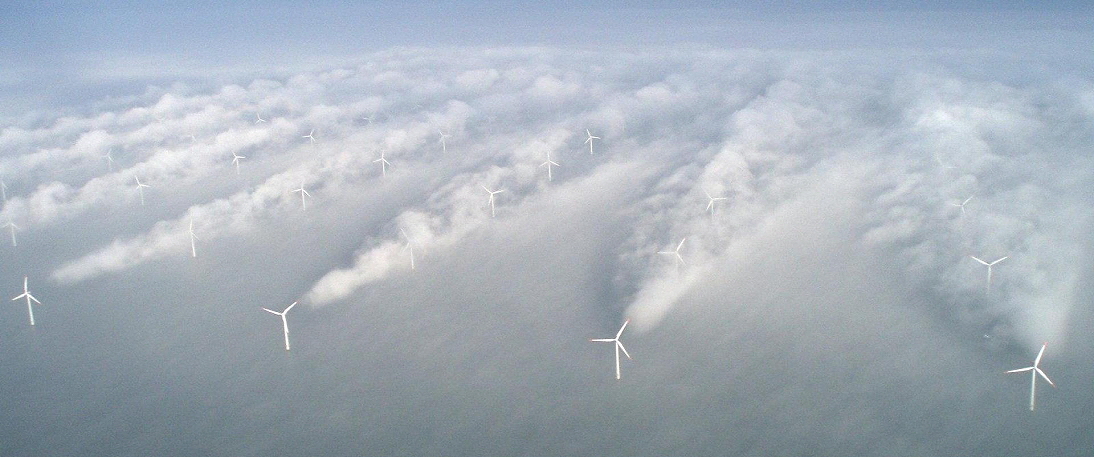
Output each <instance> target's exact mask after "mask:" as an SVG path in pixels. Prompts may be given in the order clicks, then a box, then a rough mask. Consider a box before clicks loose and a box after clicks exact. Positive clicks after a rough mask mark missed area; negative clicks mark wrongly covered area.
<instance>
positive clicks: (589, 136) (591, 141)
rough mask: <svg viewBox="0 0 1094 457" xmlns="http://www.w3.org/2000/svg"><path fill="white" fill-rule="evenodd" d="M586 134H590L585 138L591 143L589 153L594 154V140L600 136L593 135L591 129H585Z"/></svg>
mask: <svg viewBox="0 0 1094 457" xmlns="http://www.w3.org/2000/svg"><path fill="white" fill-rule="evenodd" d="M585 135H588V138H586V139H585V142H586V143H589V154H592V153H593V140H599V139H600V137H598V136H593V134H592V133H590V132H589V129H585Z"/></svg>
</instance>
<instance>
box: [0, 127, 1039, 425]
mask: <svg viewBox="0 0 1094 457" xmlns="http://www.w3.org/2000/svg"><path fill="white" fill-rule="evenodd" d="M374 117H375V116H368V117H364V118H362V119H363V120H366V121H367V122H368V123H369V124H370V125H371V124H372V121H373V118H374ZM255 118H256V119H255V121H254V123H255V124H258V123H263V122H267V121H266V119H264V118H263V117H262V115H261V114H260V113H256V114H255ZM157 119H158V120H160V121H161V122H162V121H163V118H160V117H157ZM438 133H439V135H440V139H439V143H440V144H441V148H442V152H447V150H448V148H447V142H446V139H447V138H448V137H449V136H450V135H448V134H446V133H444V132H441V131H439V132H438ZM585 134H586V139H585V142H584V143H582V144H583V145H586V144H587V145H588V146H589V154H593V140H600V137H598V136H594V135H593V134H592V132H591V131H590V130H588V129H586V130H585ZM192 137H193V136H192V135H191V138H192ZM302 138H304V139H307V140H308V142H309V143H315V142H316V138H315V129H311V130H310V131H309V132H308V134H307V135H303V136H302ZM112 152H113V151H112V150H111V151H109V152H107V153H106V155H105V156H103V158H104V159H105V160H106V162H107V166H108V169H109V171H110V172H113V171H114V158H113V156H112ZM245 158H246V157H245V156H242V155H239V154H237V153H236V152H234V151H233V152H232V161H231V164H232V165H233V166H234V167H235V170H236V174H237V175H238V174H239V173H240V159H245ZM373 163H378V164H379V165H380V172H381V176H382V177H386V176H387V168H388V167H389V166H391V163H390V162H388V160H387V158H386V157H385V155H384V151H383V150H381V151H380V157H379V158H377V159H376V160H373ZM940 163H941V162H940ZM539 166H540V167H546V169H547V179H548V181H553V179H554V178H553V173H552V167H558V166H560V165H559V163H558V162H555V161H554V160H552V159H551V153H550V150H548V151H547V153H546V161H544V162H543V163H542V164H540V165H539ZM946 168H953V167H946ZM133 179H134V181H135V183H136V185H135V188H136V190H137V193H138V194H139V197H140V204H141V205H144V204H145V199H144V189H145V188H150V187H151V186H150V185H149V184H147V183H144V182H142V181H141V180H140V178H139V177H138V176H136V175H134V176H133ZM481 187H482V188H483V190H484V191H486V192H487V194H488V201H487V202H488V204H489V206H490V216H491V217H495V216H496V210H495V200H496V199H495V196H496V195H498V194H500V193H503V192H505V189H491V188H489V187H487V186H485V185H482V186H481ZM291 192H292V193H299V194H300V205H301V208H302V209H303V210H306V209H307V197H311V194H310V193H308V191H307V190H306V189H305V188H304V182H303V181H301V183H300V187H299V188H296V189H292V190H291ZM0 193H2V196H3V199H4V201H6V200H7V185H6V184H5V183H4V182H3V180H0ZM704 194H705V196H706V197H707V199H708V202H707V206H706V208H704V211H709V212H710V215H711V217H712V218H713V217H714V214H715V206H716V203H717V202H719V201H724V200H726V197H722V196H717V197H716V196H712V195H711V194H710V193H709V192H707V191H706V190H705V189H704ZM972 198H973V197H971V196H970V197H968V198H966V199H965V200H964V201H962V202H960V203H956V202H953V203H950V204H951V205H952V206H955V207H958V208H960V210H961V214H962V215H964V214H965V212H966V210H965V206H966V205H967V204H968V203H969V201H971V200H972ZM2 227H3V228H8V229H9V230H10V233H11V243H12V246H13V247H14V246H17V243H16V238H15V231H16V230H17V229H18V226H16V225H15V224H14V223H13V222H12V221H10V220H9V221H8V222H7V223H6V224H5V225H3V226H2ZM400 232H401V233H402V235H403V236H404V237H405V238H406V239H407V244H406V245H405V246H404V248H403V251H404V252H406V251H408V250H409V254H410V267H411V269H412V270H413V269H414V268H415V265H414V249H413V245H412V242H411V239H410V237H409V236H408V235H407V234H406V232H405V231H403V230H402V229H400ZM188 233H189V237H190V253H191V256H192V257H197V246H196V241H198V238H197V236H196V234H195V233H194V220H193V218H192V217H191V218H190V221H189V227H188ZM686 240H687V238H686V237H684V238H681V239H680V242H679V243H677V244H676V248H675V249H673V250H667V251H659V252H658V254H662V255H668V256H672V258H673V262H674V264H675V266H676V267H677V268H680V267H681V266H684V265H685V264H686V263H685V261H684V257H683V256H682V255H681V252H680V251H681V249H682V248H683V246H684V242H685V241H686ZM969 257H971V258H972V259H973V260H975V261H976V262H978V263H980V264H982V265H984V266H986V267H987V269H988V272H987V283H986V286H985V288H986V290H988V291H990V288H991V282H992V268H993V267H994V266H995V265H996V264H998V263H999V262H1002V261H1003V260H1006V259H1007V258H1008V256H1003V257H1001V258H998V259H996V260H994V261H991V262H988V261H985V260H982V259H980V258H978V257H976V256H972V255H970V256H969ZM20 299H25V300H26V303H27V313H28V315H29V319H30V325H35V322H34V304H35V303H37V304H39V305H41V304H42V302H40V301H39V300H38V299H37V298H35V297H34V295H33V294H31V292H30V289H29V278H28V277H26V276H24V277H23V293H22V294H20V295H18V296H16V297H14V298H12V300H13V301H17V300H20ZM297 303H298V302H293V303H292V304H290V305H289V306H287V307H286V308H285V309H284V310H282V311H274V310H272V309H269V308H262V310H263V311H266V312H268V313H271V314H274V315H276V316H278V317H280V318H281V324H282V332H283V335H284V339H285V350H286V351H288V350H291V345H290V342H289V323H288V317H287V316H288V313H289V311H291V310H292V309H293V307H295V306H296V305H297ZM629 323H630V319H626V320H625V321H624V322H623V324H622V326H620V327H619V331H617V332H616V334H615V336H614V337H612V338H594V339H590V340H589V341H592V342H603V343H612V345H613V349H614V352H615V378H616V379H617V380H618V379H621V378H622V375H621V370H620V356H619V355H620V352H622V353H623V355H625V356H626V357H627V358H628V359H631V355H630V353H629V352H627V349H626V347H624V346H623V343H622V341H621V340H620V338H621V337H622V335H623V331H624V330H625V329H626V328H627V325H628V324H629ZM1047 346H1048V343H1047V342H1046V343H1045V344H1043V345H1042V346H1041V349H1040V351H1039V352H1038V353H1037V357H1036V358H1035V359H1034V361H1033V365H1032V366H1029V367H1025V368H1018V369H1014V370H1009V371H1006V373H1021V372H1027V371H1029V372H1030V373H1031V376H1032V378H1031V383H1030V400H1029V408H1030V410H1031V411H1033V410H1034V407H1035V395H1036V388H1037V376H1038V375H1040V376H1041V377H1042V378H1044V380H1045V381H1046V382H1048V383H1049V385H1051V386H1053V387H1056V384H1055V383H1053V382H1052V380H1051V379H1049V377H1048V375H1046V374H1045V372H1044V371H1042V370H1041V368H1040V363H1041V359H1042V357H1043V356H1044V353H1045V349H1046V348H1047Z"/></svg>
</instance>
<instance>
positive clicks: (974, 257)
mask: <svg viewBox="0 0 1094 457" xmlns="http://www.w3.org/2000/svg"><path fill="white" fill-rule="evenodd" d="M969 257H972V259H973V260H975V261H977V262H980V263H982V264H984V265H987V266H991V264H990V263H987V262H985V261H983V260H980V259H979V258H977V257H976V256H974V255H970V256H969Z"/></svg>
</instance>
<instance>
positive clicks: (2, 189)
mask: <svg viewBox="0 0 1094 457" xmlns="http://www.w3.org/2000/svg"><path fill="white" fill-rule="evenodd" d="M0 196H3V197H4V203H7V202H8V185H7V184H4V180H3V178H0Z"/></svg>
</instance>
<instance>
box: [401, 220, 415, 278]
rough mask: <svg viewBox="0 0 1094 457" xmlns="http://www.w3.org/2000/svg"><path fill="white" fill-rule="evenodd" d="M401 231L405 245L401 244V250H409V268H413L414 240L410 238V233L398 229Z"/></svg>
mask: <svg viewBox="0 0 1094 457" xmlns="http://www.w3.org/2000/svg"><path fill="white" fill-rule="evenodd" d="M399 231H400V232H402V233H403V238H406V246H403V252H406V251H407V250H410V269H411V270H413V269H414V245H413V243H414V240H411V239H410V235H407V234H406V230H403V229H399Z"/></svg>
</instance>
